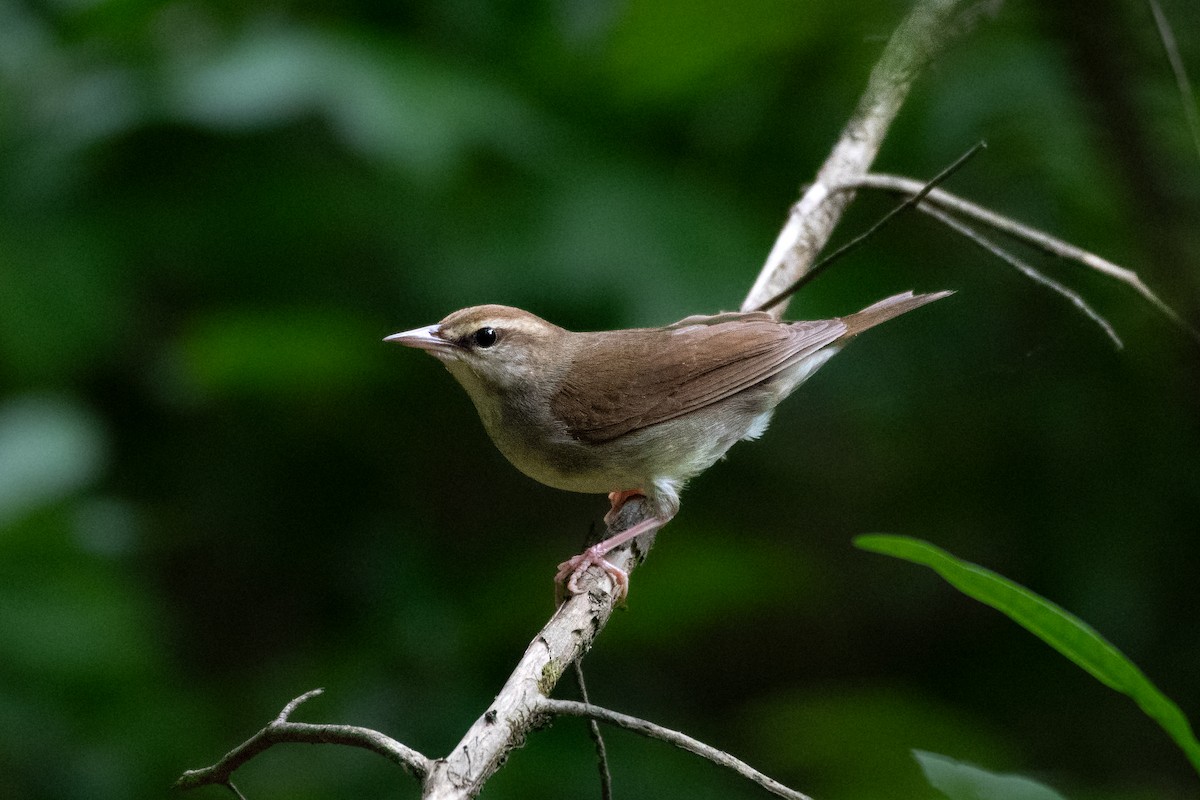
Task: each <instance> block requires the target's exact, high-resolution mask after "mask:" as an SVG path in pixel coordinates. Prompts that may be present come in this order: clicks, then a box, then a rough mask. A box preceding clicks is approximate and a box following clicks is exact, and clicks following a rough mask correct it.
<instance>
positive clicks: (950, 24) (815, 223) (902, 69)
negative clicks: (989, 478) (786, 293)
mask: <svg viewBox="0 0 1200 800" xmlns="http://www.w3.org/2000/svg"><path fill="white" fill-rule="evenodd" d="M962 5H964V2H963V0H922V1H921V2H917V3H916V4H914V5H913V8H912V11H910V12H909V14H908V16H907V17H906V18H905V19H904V21H903V22H901V23H900V25H899V27H897V28H896V30H895V32H894V33H893V34H892V36H891V38H890V39H889V40H888V43H887V46H886V47H885V48H884V51H883V54H882V55H881V56H880V58H879V61H878V62H876V64H875V67H874V69H872V70H871V76H870V78H869V79H868V80H867V88H866V90H865V91H864V92H863V95H862V97H861V98H860V99H859V103H858V107H857V108H856V109H855V111H854V114H853V116H851V118H850V121H849V122H848V123H847V124H846V127H845V128H844V129H843V130H842V135H841V137H840V138H839V139H838V142H837V144H835V145H834V147H833V151H832V152H831V153H830V154H829V157H828V158H827V159H826V160H825V163H824V164H822V165H821V168H820V170H818V171H817V176H816V180H815V181H814V182H813V183H812V185H811V186H809V187H808V190H807V191H805V192H804V195H803V196H802V197H801V198H800V201H799V202H798V203H796V204H795V205H794V206H792V210H791V214H790V216H789V217H788V221H787V223H786V224H785V225H784V227H783V230H782V231H780V233H779V236H778V238H776V240H775V245H774V246H773V247H772V248H771V252H770V254H769V255H768V256H767V260H766V263H764V264H763V266H762V269H761V270H760V271H759V274H758V279H757V280H755V282H754V286H753V287H752V288H751V289H750V293H749V294H748V295H747V296H746V299H745V300H744V301H743V302H742V310H743V311H749V310H752V309H756V308H758V307H760V306H762V305H763V303H764V302H765V301H767V300H768V299H770V298H773V297H775V296H776V295H778V294H779V293H780V292H781V291H783V289H784V287H786V286H788V285H789V284H790V283H792V282H793V281H796V280H797V279H799V278H800V277H801V276H802V275H804V274H805V273H806V272H808V270H809V269H810V268H811V266H812V264H813V263H814V262H815V261H816V257H817V254H818V253H819V252H820V251H821V249H822V248H823V247H824V246H825V243H826V242H828V241H829V237H830V236H831V235H832V233H833V229H834V227H835V226H836V225H837V223H838V221H839V220H841V218H842V214H843V212H844V211H845V210H846V207H847V206H848V205H849V204H850V201H851V200H853V199H854V198H853V193H852V192H832V191H831V187H833V186H842V185H847V184H848V183H849V182H851V181H853V180H854V179H855V178H857V177H859V176H862V175H865V174H866V173H867V170H869V169H870V168H871V163H872V162H873V161H874V160H875V156H876V155H877V154H878V153H879V148H880V147H881V146H882V145H883V140H884V137H885V136H886V135H887V132H888V129H889V128H890V127H891V124H892V121H893V120H894V119H895V118H896V114H897V113H898V112H899V111H900V107H901V105H903V103H904V101H905V99H906V98H907V97H908V92H909V90H910V89H911V88H912V85H913V82H914V81H915V80H916V77H917V75H918V74H919V73H920V72H921V70H922V69H923V68H924V67H925V65H926V64H927V63H928V62H929V60H930V59H931V58H933V56H934V55H936V54H937V52H938V51H940V50H941V49H942V48H943V47H944V46H945V45H946V43H947V42H948V41H949V40H950V39H951V38H953V37H954V36H955V35H957V34H958V33H960V32H962V31H963V30H964V29H966V28H967V27H969V24H970V22H971V21H972V20H973V19H974V14H975V12H976V11H977V10H978V9H979V8H982V7H983V6H973V7H972V8H971V9H969V10H968V12H965V13H962V14H960V10H961V9H960V7H961V6H962ZM992 5H994V4H992ZM956 15H959V16H956ZM786 308H787V302H786V301H784V302H780V303H778V304H777V305H775V306H774V307H773V308H772V309H771V312H770V313H771V314H773V315H774V316H775V317H777V318H778V317H782V316H783V313H784V310H785V309H786Z"/></svg>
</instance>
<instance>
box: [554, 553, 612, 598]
mask: <svg viewBox="0 0 1200 800" xmlns="http://www.w3.org/2000/svg"><path fill="white" fill-rule="evenodd" d="M606 552H608V551H606V550H604V551H602V550H600V545H598V544H597V545H593V546H591V547H589V548H588V549H587V550H584V551H583V552H582V553H580V554H579V555H577V556H572V557H571V558H568V559H567V560H566V561H564V562H562V563H561V564H559V565H558V574H556V575H555V576H554V583H555V595H556V596H557V598H558V601H559V603H561V602H562V601H563V600H564V599H566V597H567V596H568V595H575V594H579V585H578V583H577V581H578V579H579V576H580V575H582V574H583V573H585V572H587V570H588V567H591V566H593V565H595V566H597V567H599V568H600V569H602V570H604V571H605V572H606V573H608V577H610V578H612V582H613V596H614V597H615V599H616V602H618V603H619V602H621V601H622V600H624V599H625V595H627V594H629V573H628V572H626V571H625V570H623V569H621V568H620V567H618V566H617V565H615V564H613V563H612V562H611V561H609V560H608V559H606V558H605V557H604V553H606Z"/></svg>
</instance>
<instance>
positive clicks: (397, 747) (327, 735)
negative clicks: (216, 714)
mask: <svg viewBox="0 0 1200 800" xmlns="http://www.w3.org/2000/svg"><path fill="white" fill-rule="evenodd" d="M323 691H324V689H313V690H312V691H309V692H305V693H304V694H302V695H300V696H299V697H297V698H296V699H294V700H292V701H291V702H290V703H288V704H287V705H286V706H284V707H283V710H282V711H280V712H279V715H278V716H277V717H275V719H273V720H271V721H270V722H269V723H267V725H266V727H264V728H263V729H262V730H260V731H259V732H258V733H256V734H254V735H253V736H251V737H250V738H249V739H247V740H246V741H244V742H242V743H241V744H239V745H238V746H237V747H235V748H233V749H232V750H230V751H229V752H228V753H226V754H225V755H224V756H222V757H221V760H220V761H218V762H217V763H215V764H213V765H212V766H210V767H203V768H201V769H190V770H188V771H187V772H185V773H183V775H181V776H180V777H179V780H177V781H175V788H177V789H195V788H196V787H198V786H213V785H216V786H226V787H228V788H229V789H230V790H231V791H232V792H234V793H235V794H237V795H238V796H239V797H241V796H242V794H241V792H239V791H238V790H237V788H236V787H235V786H234V785H233V783H232V782H231V776H232V775H233V773H234V771H235V770H237V769H238V767H240V766H242V765H243V764H245V763H246V762H247V761H249V760H250V759H252V758H254V757H255V756H257V755H258V754H259V753H261V752H263V751H264V750H266V749H267V748H269V747H271V746H273V745H276V744H283V743H285V742H288V743H299V744H344V745H348V746H350V747H361V748H362V749H364V750H370V751H371V752H373V753H378V754H379V755H381V756H383V757H384V758H386V759H388V760H389V761H391V762H392V763H394V764H398V765H400V766H401V767H403V768H404V770H405V771H406V772H408V773H409V774H410V775H412V776H413V777H416V778H418V779H423V778H424V777H425V776H426V775H427V774H428V773H429V770H430V769H431V768H432V765H433V762H432V761H431V760H430V759H428V758H426V757H425V756H423V755H421V754H420V753H418V752H417V751H416V750H413V749H412V748H411V747H409V746H407V745H404V744H401V743H400V742H397V741H396V740H395V739H392V738H391V737H388V736H385V735H384V734H382V733H380V732H379V731H375V730H371V729H370V728H360V727H359V726H357V725H314V724H311V723H307V722H292V721H291V720H290V719H289V717H290V716H291V715H292V712H293V711H295V710H296V709H297V708H298V707H299V706H300V704H301V703H304V702H305V701H307V700H311V699H312V698H314V697H316V696H317V695H319V694H321V693H322V692H323Z"/></svg>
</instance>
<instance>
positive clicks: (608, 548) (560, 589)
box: [554, 517, 665, 603]
mask: <svg viewBox="0 0 1200 800" xmlns="http://www.w3.org/2000/svg"><path fill="white" fill-rule="evenodd" d="M664 523H665V520H661V519H658V518H657V517H651V518H649V519H644V520H642V521H641V522H639V523H638V524H636V525H634V526H633V527H632V528H629V529H627V530H623V531H621V532H620V533H618V534H617V535H615V536H610V537H608V538H607V539H605V540H604V541H602V542H598V543H596V544H594V545H592V546H591V547H589V548H588V549H587V550H584V551H583V552H582V553H580V554H579V555H577V556H572V557H571V558H568V559H567V560H566V561H564V562H562V563H561V564H559V565H558V572H557V573H556V574H555V576H554V583H555V585H556V589H555V595H556V596H557V599H558V601H559V603H561V602H562V601H563V600H564V599H565V597H566V595H568V594H571V595H574V594H579V593H580V592H579V584H578V581H579V576H580V575H582V574H583V573H584V572H586V571H587V569H588V568H589V567H591V566H593V565H594V566H597V567H600V568H601V569H602V570H604V571H605V572H606V573H608V576H609V577H610V578H612V582H613V597H614V598H615V600H616V602H618V603H619V602H621V601H622V600H624V599H625V596H626V595H628V594H629V573H627V572H626V571H625V570H623V569H621V568H620V567H618V566H616V565H614V564H613V563H612V562H611V561H609V560H608V559H606V558H605V556H606V555H608V554H609V553H610V552H612V551H613V550H614V549H616V548H618V547H620V546H621V545H623V544H625V543H626V542H628V541H630V540H632V539H636V538H637V537H639V536H641V535H642V534H644V533H649V532H650V531H653V530H657V529H658V528H661V527H662V526H663V524H664Z"/></svg>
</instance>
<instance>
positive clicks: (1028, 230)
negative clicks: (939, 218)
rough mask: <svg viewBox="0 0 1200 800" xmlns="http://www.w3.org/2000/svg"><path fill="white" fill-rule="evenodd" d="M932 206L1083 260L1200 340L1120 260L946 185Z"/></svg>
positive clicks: (876, 183)
mask: <svg viewBox="0 0 1200 800" xmlns="http://www.w3.org/2000/svg"><path fill="white" fill-rule="evenodd" d="M923 186H924V184H923V183H921V182H920V181H918V180H914V179H913V178H906V177H904V176H901V175H887V174H881V173H872V174H869V175H863V176H860V177H857V178H853V179H851V180H849V181H846V182H845V183H843V184H841V185H839V186H837V187H835V189H834V190H835V191H853V190H855V189H878V190H881V191H887V192H896V193H900V194H909V195H911V194H915V193H916V192H919V191H920V190H921V188H922V187H923ZM929 206H936V207H938V208H941V209H943V210H945V211H950V212H952V213H954V214H956V215H958V216H960V217H967V218H969V219H973V220H976V221H977V222H980V223H982V224H984V225H986V226H987V227H989V228H992V229H994V230H997V231H999V232H1001V233H1003V234H1005V235H1006V236H1009V237H1010V238H1012V239H1015V240H1017V241H1020V242H1024V243H1026V244H1028V245H1030V246H1032V247H1036V248H1038V249H1039V250H1042V251H1043V252H1046V253H1049V254H1050V255H1053V256H1057V257H1058V258H1063V259H1066V260H1068V261H1074V262H1076V263H1079V264H1082V265H1083V266H1085V267H1087V268H1088V269H1092V270H1095V271H1096V272H1099V273H1100V274H1102V275H1106V276H1108V277H1109V278H1112V279H1113V280H1115V281H1118V282H1120V283H1123V284H1125V285H1126V286H1128V287H1129V288H1130V289H1132V290H1133V291H1135V292H1137V293H1138V294H1139V295H1140V296H1141V297H1142V299H1143V300H1145V301H1146V302H1147V303H1149V304H1150V305H1151V306H1153V307H1154V309H1155V310H1157V311H1158V312H1159V313H1160V314H1162V315H1163V316H1164V317H1166V318H1167V319H1168V320H1170V321H1171V322H1172V323H1174V324H1175V325H1176V326H1177V327H1178V328H1180V329H1181V330H1183V331H1184V332H1186V333H1187V334H1188V335H1189V336H1191V337H1192V338H1193V339H1195V340H1196V341H1197V342H1200V331H1198V330H1196V329H1195V328H1194V327H1192V326H1191V325H1189V324H1188V323H1187V322H1185V321H1184V319H1183V318H1182V317H1180V316H1179V314H1177V313H1176V312H1175V310H1174V309H1173V308H1171V307H1170V306H1169V305H1167V304H1166V303H1165V302H1163V301H1162V300H1161V299H1159V297H1158V295H1156V294H1155V293H1154V291H1153V290H1152V289H1150V287H1149V286H1147V285H1146V284H1145V282H1144V281H1142V279H1141V278H1140V277H1139V276H1138V274H1137V273H1136V272H1134V271H1133V270H1130V269H1126V268H1125V267H1122V266H1120V265H1119V264H1114V263H1113V262H1111V261H1109V260H1108V259H1106V258H1101V257H1100V256H1098V255H1096V254H1095V253H1091V252H1088V251H1087V250H1084V249H1083V248H1080V247H1076V246H1075V245H1073V244H1071V243H1070V242H1066V241H1063V240H1062V239H1059V238H1058V237H1056V236H1051V235H1050V234H1048V233H1046V232H1045V231H1042V230H1038V229H1037V228H1034V227H1032V226H1030V225H1026V224H1024V223H1021V222H1017V221H1016V220H1014V219H1012V218H1011V217H1006V216H1004V215H1002V214H997V213H996V212H995V211H992V210H991V209H988V208H984V207H983V206H981V205H978V204H977V203H972V202H971V201H970V200H965V199H963V198H961V197H959V196H958V195H955V194H951V193H950V192H947V191H946V190H945V189H934V190H932V191H931V192H929V193H928V195H926V196H925V198H923V199H922V200H921V204H920V205H919V206H918V208H920V209H922V210H925V209H927V208H928V207H929Z"/></svg>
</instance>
